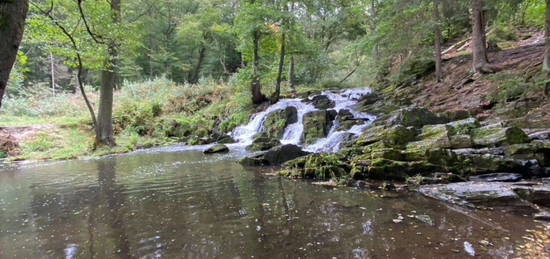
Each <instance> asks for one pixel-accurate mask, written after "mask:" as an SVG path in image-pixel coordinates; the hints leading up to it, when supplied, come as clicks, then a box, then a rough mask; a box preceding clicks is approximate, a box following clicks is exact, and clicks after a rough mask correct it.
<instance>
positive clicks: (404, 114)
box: [387, 107, 447, 128]
mask: <svg viewBox="0 0 550 259" xmlns="http://www.w3.org/2000/svg"><path fill="white" fill-rule="evenodd" d="M446 122H447V119H445V118H443V117H439V116H437V115H435V114H434V113H432V112H430V111H429V110H428V109H425V108H418V107H409V108H404V109H400V110H397V111H395V112H394V113H393V114H392V115H391V117H390V119H389V120H388V122H387V124H388V125H389V126H394V125H398V124H401V125H403V126H405V127H416V128H420V127H422V126H424V125H433V124H442V123H446Z"/></svg>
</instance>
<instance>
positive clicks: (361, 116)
mask: <svg viewBox="0 0 550 259" xmlns="http://www.w3.org/2000/svg"><path fill="white" fill-rule="evenodd" d="M369 94H371V89H369V88H360V89H348V90H345V91H339V92H334V91H325V92H322V93H321V94H319V95H321V96H326V97H328V99H330V100H331V101H333V102H334V104H335V105H334V107H333V108H329V110H335V111H336V112H340V111H342V110H348V111H349V112H350V113H351V114H352V115H353V119H354V120H358V121H362V123H361V124H359V125H354V126H353V127H351V128H350V129H348V130H342V129H339V128H340V124H339V121H338V120H337V119H335V120H334V121H333V123H332V127H331V129H330V131H329V133H328V135H327V136H326V137H324V138H321V139H319V140H317V141H316V142H315V143H313V144H310V145H305V144H304V141H303V138H304V117H305V116H306V114H308V113H310V112H314V111H318V110H319V109H317V108H315V107H314V105H313V104H311V101H312V98H313V97H310V98H308V99H304V100H302V99H282V100H280V101H279V102H277V103H276V104H274V105H271V106H269V107H268V108H267V109H266V110H264V111H262V112H259V113H256V114H255V115H254V116H253V117H252V119H251V120H250V122H249V123H248V124H246V125H241V126H239V127H237V128H236V129H235V130H234V131H233V133H232V137H233V138H234V139H235V140H236V141H237V142H238V143H239V144H241V145H250V144H252V142H253V141H254V139H255V137H257V136H258V135H259V134H261V133H262V132H264V131H265V130H266V129H265V127H264V123H265V121H266V120H267V118H268V117H269V116H270V114H272V113H273V112H276V111H280V110H284V109H286V108H288V107H294V108H296V109H297V111H298V114H297V115H298V116H297V117H298V120H297V121H296V122H295V123H293V124H290V125H288V126H287V127H286V128H285V132H284V134H283V137H282V138H281V139H280V141H281V143H282V144H294V145H298V146H301V147H302V148H303V149H304V150H307V151H310V152H337V151H339V150H340V148H341V146H342V144H343V143H344V142H345V141H346V140H349V139H350V138H356V137H358V136H359V135H360V134H361V133H362V132H363V131H364V130H365V128H367V127H368V126H369V125H371V124H372V122H373V121H374V120H375V119H376V117H375V116H373V115H370V114H367V113H363V112H360V111H358V110H357V106H358V103H359V101H361V99H362V98H363V97H365V96H367V95H369Z"/></svg>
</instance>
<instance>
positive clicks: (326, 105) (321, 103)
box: [309, 95, 335, 110]
mask: <svg viewBox="0 0 550 259" xmlns="http://www.w3.org/2000/svg"><path fill="white" fill-rule="evenodd" d="M309 101H310V102H311V104H312V105H313V106H314V107H315V108H317V109H319V110H326V109H330V108H334V106H335V103H334V101H333V100H331V99H330V98H328V96H326V95H316V96H314V97H313V98H311V99H310V100H309Z"/></svg>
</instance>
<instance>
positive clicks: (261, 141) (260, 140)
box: [247, 133, 281, 151]
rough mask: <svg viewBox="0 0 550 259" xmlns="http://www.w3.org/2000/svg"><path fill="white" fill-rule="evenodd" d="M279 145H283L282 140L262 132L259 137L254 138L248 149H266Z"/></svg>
mask: <svg viewBox="0 0 550 259" xmlns="http://www.w3.org/2000/svg"><path fill="white" fill-rule="evenodd" d="M279 145H281V142H280V141H279V140H278V139H273V138H270V137H269V136H268V134H266V133H262V134H260V136H259V137H257V138H256V139H254V141H253V142H252V144H251V145H250V146H248V147H247V149H248V150H251V151H264V150H269V149H271V148H273V147H276V146H279Z"/></svg>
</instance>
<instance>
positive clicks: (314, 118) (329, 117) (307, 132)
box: [304, 110, 336, 144]
mask: <svg viewBox="0 0 550 259" xmlns="http://www.w3.org/2000/svg"><path fill="white" fill-rule="evenodd" d="M335 117H336V111H334V110H330V111H326V110H321V111H313V112H309V113H307V114H305V115H304V143H306V144H313V143H315V142H316V141H317V140H318V139H320V138H324V137H326V136H327V135H328V133H329V132H330V129H331V127H332V124H333V121H334V118H335Z"/></svg>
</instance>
